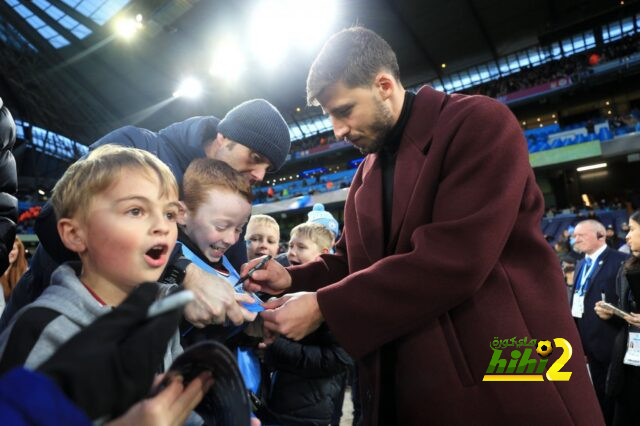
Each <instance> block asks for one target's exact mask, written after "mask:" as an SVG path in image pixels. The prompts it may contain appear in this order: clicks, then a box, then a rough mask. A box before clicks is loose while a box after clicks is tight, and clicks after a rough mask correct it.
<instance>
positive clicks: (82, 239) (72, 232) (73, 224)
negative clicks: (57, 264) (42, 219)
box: [58, 218, 87, 254]
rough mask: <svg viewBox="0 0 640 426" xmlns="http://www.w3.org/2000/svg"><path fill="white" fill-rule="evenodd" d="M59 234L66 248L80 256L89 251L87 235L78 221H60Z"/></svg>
mask: <svg viewBox="0 0 640 426" xmlns="http://www.w3.org/2000/svg"><path fill="white" fill-rule="evenodd" d="M58 234H59V235H60V239H61V240H62V243H63V244H64V246H65V247H66V248H68V249H69V250H71V251H73V252H76V253H78V254H80V253H82V252H84V251H85V250H86V249H87V245H86V235H85V234H86V233H85V230H84V228H83V227H82V226H81V225H80V222H79V221H78V220H77V219H69V218H63V219H60V220H59V221H58Z"/></svg>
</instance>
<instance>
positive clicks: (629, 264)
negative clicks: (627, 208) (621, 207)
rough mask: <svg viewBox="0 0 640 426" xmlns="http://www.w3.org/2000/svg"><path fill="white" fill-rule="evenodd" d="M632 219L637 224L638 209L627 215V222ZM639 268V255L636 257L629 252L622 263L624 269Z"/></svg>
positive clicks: (638, 218) (639, 219)
mask: <svg viewBox="0 0 640 426" xmlns="http://www.w3.org/2000/svg"><path fill="white" fill-rule="evenodd" d="M632 220H633V221H634V222H635V223H637V224H640V210H637V211H635V212H634V213H633V214H632V215H631V216H629V222H631V221H632ZM638 269H640V257H636V256H634V255H633V253H632V254H631V256H629V259H627V261H626V262H625V263H624V270H625V272H627V271H635V270H638Z"/></svg>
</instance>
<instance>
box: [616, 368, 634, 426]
mask: <svg viewBox="0 0 640 426" xmlns="http://www.w3.org/2000/svg"><path fill="white" fill-rule="evenodd" d="M623 368H624V385H623V386H622V392H620V394H619V395H618V396H617V397H616V399H615V414H614V417H613V423H612V424H613V425H614V426H635V425H637V424H640V404H639V403H638V400H639V396H640V367H633V366H630V365H625V366H623Z"/></svg>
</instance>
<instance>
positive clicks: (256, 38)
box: [250, 0, 336, 67]
mask: <svg viewBox="0 0 640 426" xmlns="http://www.w3.org/2000/svg"><path fill="white" fill-rule="evenodd" d="M335 13H336V6H335V0H262V2H260V3H259V4H258V5H257V6H256V8H255V9H254V11H253V15H252V18H251V21H250V28H251V34H250V41H251V47H252V50H253V52H254V54H255V55H256V56H258V57H259V58H261V59H262V63H263V64H264V65H266V66H268V67H274V66H276V65H278V64H279V63H280V62H281V61H282V59H283V58H284V56H285V55H286V54H291V52H290V51H289V48H290V47H291V46H293V45H295V46H296V47H298V48H300V49H304V50H306V51H308V50H310V49H311V50H313V49H314V47H315V46H316V45H317V44H319V43H320V42H321V41H323V39H324V38H325V36H326V34H327V32H328V31H329V30H330V29H331V25H332V22H333V20H334V17H335Z"/></svg>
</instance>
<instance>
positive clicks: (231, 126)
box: [218, 99, 291, 171]
mask: <svg viewBox="0 0 640 426" xmlns="http://www.w3.org/2000/svg"><path fill="white" fill-rule="evenodd" d="M218 132H220V133H222V134H223V135H224V137H226V138H227V139H231V140H232V141H235V142H238V143H240V144H242V145H244V146H246V147H247V148H250V149H252V150H254V151H255V152H257V153H258V154H261V155H264V156H265V157H267V159H269V161H270V162H271V165H272V166H273V169H274V171H275V170H278V169H279V168H280V167H282V165H283V164H284V162H285V160H286V158H287V154H288V153H289V148H291V138H290V136H289V127H288V126H287V123H286V122H285V121H284V118H282V115H281V114H280V112H278V110H277V109H276V108H275V107H274V106H273V105H271V104H270V103H269V102H267V101H265V100H264V99H253V100H250V101H247V102H243V103H241V104H240V105H238V106H237V107H235V108H233V109H232V110H231V111H229V112H228V113H227V115H225V116H224V118H223V119H222V120H221V121H220V123H218Z"/></svg>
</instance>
